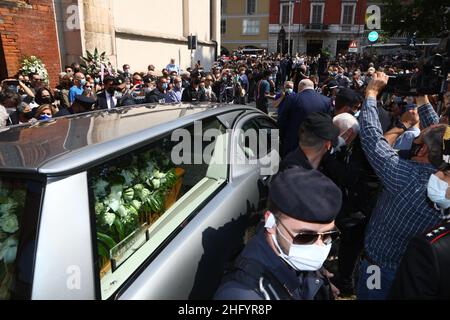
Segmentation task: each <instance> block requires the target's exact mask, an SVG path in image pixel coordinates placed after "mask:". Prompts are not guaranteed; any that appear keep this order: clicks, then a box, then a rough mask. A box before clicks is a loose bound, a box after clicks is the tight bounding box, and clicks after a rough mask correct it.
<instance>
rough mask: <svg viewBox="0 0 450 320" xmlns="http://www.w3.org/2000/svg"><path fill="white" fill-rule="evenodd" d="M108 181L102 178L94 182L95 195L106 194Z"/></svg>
mask: <svg viewBox="0 0 450 320" xmlns="http://www.w3.org/2000/svg"><path fill="white" fill-rule="evenodd" d="M108 185H109V183H108V182H106V181H105V180H103V179H99V180H98V181H97V182H96V183H95V184H94V193H95V195H96V196H100V197H101V196H105V195H106V188H107V187H108Z"/></svg>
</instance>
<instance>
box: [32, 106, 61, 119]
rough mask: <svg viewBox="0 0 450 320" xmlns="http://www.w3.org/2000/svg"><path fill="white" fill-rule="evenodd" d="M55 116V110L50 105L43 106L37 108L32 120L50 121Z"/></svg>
mask: <svg viewBox="0 0 450 320" xmlns="http://www.w3.org/2000/svg"><path fill="white" fill-rule="evenodd" d="M55 114H56V109H55V107H54V106H52V105H50V104H43V105H42V106H40V107H38V109H37V111H36V114H35V115H34V118H35V119H37V120H40V121H48V120H50V119H52V118H53V117H54V116H55Z"/></svg>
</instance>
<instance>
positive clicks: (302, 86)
mask: <svg viewBox="0 0 450 320" xmlns="http://www.w3.org/2000/svg"><path fill="white" fill-rule="evenodd" d="M309 89H312V90H314V82H312V81H311V80H309V79H304V80H302V81H300V83H299V84H298V92H299V93H302V92H303V91H305V90H309Z"/></svg>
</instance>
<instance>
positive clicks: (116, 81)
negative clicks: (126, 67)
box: [114, 76, 125, 86]
mask: <svg viewBox="0 0 450 320" xmlns="http://www.w3.org/2000/svg"><path fill="white" fill-rule="evenodd" d="M123 83H125V78H124V77H122V76H117V77H116V78H114V84H115V85H116V86H120V85H121V84H123Z"/></svg>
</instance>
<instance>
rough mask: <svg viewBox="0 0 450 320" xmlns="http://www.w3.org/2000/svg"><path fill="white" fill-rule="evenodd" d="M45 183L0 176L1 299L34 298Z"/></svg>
mask: <svg viewBox="0 0 450 320" xmlns="http://www.w3.org/2000/svg"><path fill="white" fill-rule="evenodd" d="M41 195H42V184H41V183H38V182H34V181H31V180H24V179H18V178H9V177H0V300H9V299H31V286H32V281H33V264H34V252H35V248H36V234H37V221H38V216H39V210H40V201H41Z"/></svg>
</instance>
